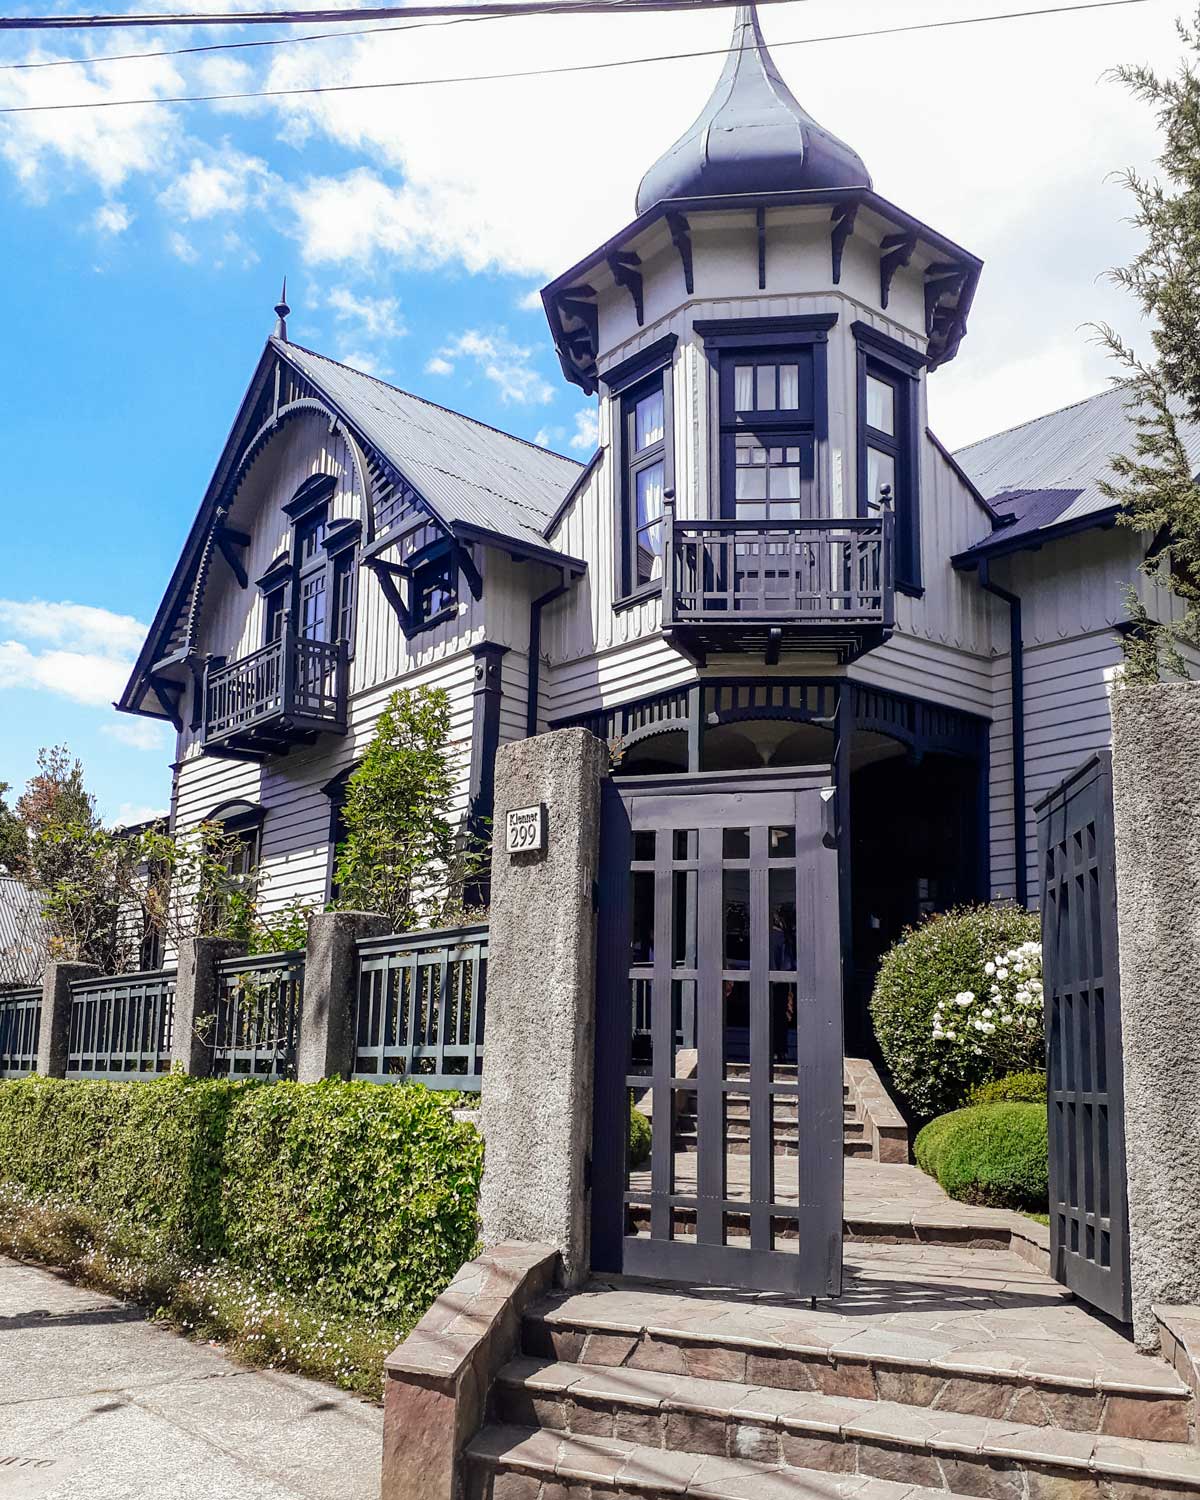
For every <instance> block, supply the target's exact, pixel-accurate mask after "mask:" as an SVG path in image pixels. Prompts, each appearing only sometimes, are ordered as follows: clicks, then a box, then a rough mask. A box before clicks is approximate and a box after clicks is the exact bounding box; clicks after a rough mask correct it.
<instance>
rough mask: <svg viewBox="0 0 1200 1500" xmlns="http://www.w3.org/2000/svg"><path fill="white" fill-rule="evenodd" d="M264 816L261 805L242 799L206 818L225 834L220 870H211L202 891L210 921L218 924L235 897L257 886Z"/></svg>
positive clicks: (223, 806)
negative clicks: (255, 884)
mask: <svg viewBox="0 0 1200 1500" xmlns="http://www.w3.org/2000/svg"><path fill="white" fill-rule="evenodd" d="M264 818H265V813H264V810H263V809H262V808H261V807H258V806H256V805H255V804H254V803H253V802H244V801H241V800H238V801H233V802H225V803H222V805H221V806H220V807H217V808H214V809H213V811H212V812H211V813H209V815H208V817H207V818H205V820H204V821H205V823H207V824H210V825H213V826H215V827H216V828H217V829H219V830H220V833H221V835H222V837H221V841H220V847H219V851H218V858H219V863H220V871H219V872H218V871H216V870H210V871H209V872H208V874H207V876H206V878H205V881H204V888H203V889H202V890H201V893H200V900H201V903H202V905H203V907H204V910H205V914H206V917H207V920H208V922H209V923H210V924H211V925H212V926H214V927H215V926H217V925H219V923H220V922H221V921H222V919H223V917H224V915H225V914H226V912H227V911H228V908H229V902H230V900H231V898H232V897H233V896H234V895H235V894H236V893H239V892H250V891H251V890H252V889H253V887H254V883H255V881H256V878H257V871H258V864H259V859H260V855H261V840H262V827H263V820H264Z"/></svg>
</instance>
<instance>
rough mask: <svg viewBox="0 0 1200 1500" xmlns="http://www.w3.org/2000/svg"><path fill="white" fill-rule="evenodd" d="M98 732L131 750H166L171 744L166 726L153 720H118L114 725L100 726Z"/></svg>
mask: <svg viewBox="0 0 1200 1500" xmlns="http://www.w3.org/2000/svg"><path fill="white" fill-rule="evenodd" d="M100 732H101V734H106V735H108V737H109V738H110V739H114V740H119V741H120V743H121V744H122V745H128V746H129V747H130V748H131V749H133V750H166V749H168V748H169V747H170V744H171V736H170V735H169V734H168V733H167V728H166V725H164V724H160V723H158V721H157V720H155V719H135V718H132V717H130V718H123V719H118V720H117V721H116V723H114V724H102V725H101V726H100Z"/></svg>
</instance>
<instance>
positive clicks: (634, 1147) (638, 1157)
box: [629, 1098, 651, 1167]
mask: <svg viewBox="0 0 1200 1500" xmlns="http://www.w3.org/2000/svg"><path fill="white" fill-rule="evenodd" d="M650 1145H651V1131H650V1121H649V1120H648V1119H647V1118H646V1116H645V1115H644V1114H643V1113H642V1112H641V1110H640V1109H639V1108H638V1107H637V1105H636V1104H635V1103H634V1102H633V1100H632V1098H631V1099H630V1101H629V1165H630V1166H631V1167H640V1166H644V1165H645V1163H646V1162H648V1161H649V1160H650Z"/></svg>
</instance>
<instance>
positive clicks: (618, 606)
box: [613, 578, 663, 615]
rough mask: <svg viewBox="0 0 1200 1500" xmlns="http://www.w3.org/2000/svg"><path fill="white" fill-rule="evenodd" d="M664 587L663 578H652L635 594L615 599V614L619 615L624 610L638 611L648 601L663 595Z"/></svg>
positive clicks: (636, 590)
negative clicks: (640, 605) (638, 607)
mask: <svg viewBox="0 0 1200 1500" xmlns="http://www.w3.org/2000/svg"><path fill="white" fill-rule="evenodd" d="M662 586H663V581H662V579H661V578H652V579H651V580H650V582H649V583H643V584H642V586H641V587H640V588H636V589H634V591H633V593H631V594H625V595H623V596H622V597H621V598H620V599H614V600H613V613H614V614H618V615H619V614H621V612H622V611H623V610H627V609H636V607H637V606H638V605H639V604H645V602H646V600H647V599H657V598H658V596H659V595H660V594H661V593H662Z"/></svg>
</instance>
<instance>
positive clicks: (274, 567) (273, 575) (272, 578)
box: [254, 552, 292, 594]
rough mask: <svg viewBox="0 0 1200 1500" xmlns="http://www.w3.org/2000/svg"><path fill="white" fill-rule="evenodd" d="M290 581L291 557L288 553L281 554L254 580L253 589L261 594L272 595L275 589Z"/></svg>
mask: <svg viewBox="0 0 1200 1500" xmlns="http://www.w3.org/2000/svg"><path fill="white" fill-rule="evenodd" d="M291 581H292V557H291V553H290V552H281V553H280V554H279V556H278V557H277V558H276V559H275V561H274V562H273V563H272V564H271V566H270V567H269V568H268V569H267V571H266V572H265V573H264V574H263V575H262V577H261V578H256V579H255V580H254V584H255V587H256V588H257V589H258V590H259V591H260V593H263V594H273V593H274V592H275V590H276V589H277V588H281V587H283V585H285V584H288V583H290V582H291Z"/></svg>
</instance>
